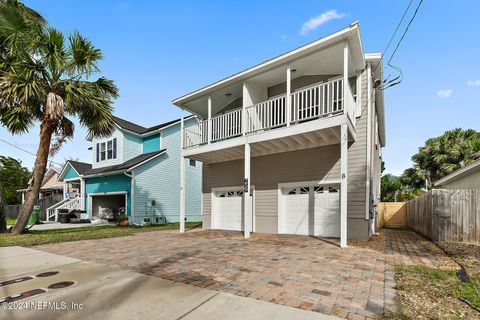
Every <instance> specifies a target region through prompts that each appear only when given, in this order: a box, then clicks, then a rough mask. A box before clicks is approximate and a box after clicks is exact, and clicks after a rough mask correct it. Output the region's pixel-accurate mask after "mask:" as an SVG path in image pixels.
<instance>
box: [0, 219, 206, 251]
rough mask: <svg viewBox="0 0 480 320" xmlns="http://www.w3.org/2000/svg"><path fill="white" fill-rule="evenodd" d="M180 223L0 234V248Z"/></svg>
mask: <svg viewBox="0 0 480 320" xmlns="http://www.w3.org/2000/svg"><path fill="white" fill-rule="evenodd" d="M199 226H201V223H200V222H186V223H185V228H187V229H188V228H194V227H199ZM178 228H179V224H178V223H169V224H165V225H151V226H143V227H136V226H129V227H119V226H99V227H83V228H71V229H60V230H42V231H33V230H31V231H28V233H25V234H20V235H15V236H14V235H11V234H0V247H6V246H22V247H29V246H34V245H38V244H45V243H55V242H67V241H77V240H88V239H101V238H113V237H123V236H128V235H131V234H134V233H138V232H149V231H160V230H172V229H178Z"/></svg>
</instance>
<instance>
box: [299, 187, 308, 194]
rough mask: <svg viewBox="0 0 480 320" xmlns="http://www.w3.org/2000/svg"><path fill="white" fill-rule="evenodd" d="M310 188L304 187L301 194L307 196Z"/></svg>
mask: <svg viewBox="0 0 480 320" xmlns="http://www.w3.org/2000/svg"><path fill="white" fill-rule="evenodd" d="M309 189H310V188H309V187H302V188H300V194H307V193H308V191H309Z"/></svg>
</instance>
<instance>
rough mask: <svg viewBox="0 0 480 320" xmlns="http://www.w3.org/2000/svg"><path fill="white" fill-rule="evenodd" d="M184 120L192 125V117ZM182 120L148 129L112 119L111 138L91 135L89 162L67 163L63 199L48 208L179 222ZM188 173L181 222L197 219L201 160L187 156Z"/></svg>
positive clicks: (52, 213)
mask: <svg viewBox="0 0 480 320" xmlns="http://www.w3.org/2000/svg"><path fill="white" fill-rule="evenodd" d="M185 123H187V124H194V123H196V121H195V119H194V118H193V117H192V116H190V117H188V118H186V119H185ZM181 126H182V121H180V120H174V121H170V122H167V123H163V124H160V125H157V126H153V127H150V128H145V127H142V126H140V125H137V124H134V123H132V122H129V121H126V120H123V119H120V118H118V117H115V130H114V132H113V133H112V134H111V136H109V137H95V136H89V137H87V139H88V140H90V141H91V148H90V151H91V153H92V164H88V163H82V162H78V161H68V162H67V163H66V164H65V166H64V167H63V168H62V170H61V172H60V174H59V179H60V180H62V181H63V182H64V193H65V195H66V197H65V200H64V201H63V202H62V203H60V204H59V205H57V206H56V207H52V208H50V212H49V216H56V215H57V214H58V209H61V208H66V209H81V210H85V211H86V212H87V215H88V217H89V218H92V217H93V216H98V215H99V214H100V213H101V212H102V210H105V209H108V210H113V211H116V212H118V211H120V210H125V212H126V214H127V216H128V218H129V221H130V223H131V224H144V223H164V222H178V221H179V212H180V209H179V204H180V171H181V170H180V154H181V145H180V142H181ZM184 166H185V168H184V170H185V171H186V172H187V176H188V177H187V182H186V185H187V186H186V193H187V195H188V201H187V203H186V215H185V216H184V221H185V220H187V221H201V207H200V204H201V202H200V196H201V175H202V174H201V172H202V164H201V163H200V162H198V161H195V160H193V159H192V160H191V161H189V162H188V163H185V164H184Z"/></svg>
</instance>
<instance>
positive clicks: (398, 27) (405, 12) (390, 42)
mask: <svg viewBox="0 0 480 320" xmlns="http://www.w3.org/2000/svg"><path fill="white" fill-rule="evenodd" d="M412 3H413V0H410V2H409V3H408V6H407V8H406V9H405V11H404V12H403V15H402V18H401V19H400V21H399V22H398V24H397V27H396V28H395V31H394V32H393V34H392V36H391V37H390V40H389V41H388V44H387V46H386V47H385V49H384V50H383V53H385V52H387V50H388V48H389V47H390V45H391V44H392V42H393V39H395V35H396V34H397V32H398V29H400V26H401V25H402V22H403V19H405V16H406V15H407V13H408V10H409V9H410V6H411V5H412ZM382 60H383V55H382V56H381V57H380V60H378V62H377V64H376V65H375V68H374V69H373V73H372V77H373V74H375V72H376V71H377V68H378V65H379V64H380V62H382Z"/></svg>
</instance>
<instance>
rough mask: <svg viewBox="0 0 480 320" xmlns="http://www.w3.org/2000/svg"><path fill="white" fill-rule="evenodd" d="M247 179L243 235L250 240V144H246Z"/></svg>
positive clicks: (244, 196)
mask: <svg viewBox="0 0 480 320" xmlns="http://www.w3.org/2000/svg"><path fill="white" fill-rule="evenodd" d="M244 164H245V175H244V177H245V179H244V181H243V222H244V226H243V234H244V236H245V238H246V239H247V238H250V230H252V197H251V196H250V190H251V187H250V180H251V179H250V144H249V143H246V144H245V160H244Z"/></svg>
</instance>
